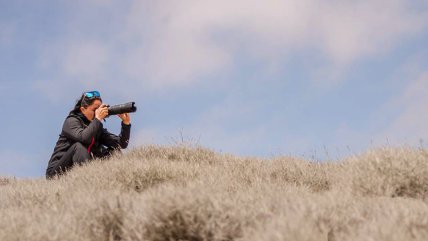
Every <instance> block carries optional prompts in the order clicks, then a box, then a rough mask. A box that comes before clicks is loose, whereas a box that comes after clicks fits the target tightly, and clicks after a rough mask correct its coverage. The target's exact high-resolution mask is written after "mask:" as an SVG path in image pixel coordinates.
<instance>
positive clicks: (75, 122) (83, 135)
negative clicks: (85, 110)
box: [62, 117, 103, 145]
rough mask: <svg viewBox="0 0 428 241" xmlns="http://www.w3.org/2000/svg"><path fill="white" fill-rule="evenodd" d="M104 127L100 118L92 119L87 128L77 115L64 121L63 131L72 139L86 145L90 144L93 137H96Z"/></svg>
mask: <svg viewBox="0 0 428 241" xmlns="http://www.w3.org/2000/svg"><path fill="white" fill-rule="evenodd" d="M102 129H103V124H102V123H101V122H100V121H99V120H98V119H94V120H93V121H91V123H90V124H89V125H88V126H87V127H86V128H85V127H84V126H82V124H81V122H80V120H79V119H77V118H76V117H68V118H67V119H66V120H65V121H64V125H63V127H62V133H63V135H64V136H65V137H67V138H69V139H71V140H74V141H78V142H80V143H82V144H84V145H90V144H91V141H92V138H93V137H95V136H96V135H97V133H99V131H102Z"/></svg>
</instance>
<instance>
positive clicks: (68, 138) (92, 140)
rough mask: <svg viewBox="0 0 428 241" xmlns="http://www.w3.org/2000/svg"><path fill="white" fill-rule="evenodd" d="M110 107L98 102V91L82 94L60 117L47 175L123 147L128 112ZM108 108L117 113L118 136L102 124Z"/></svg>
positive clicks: (61, 171) (54, 174)
mask: <svg viewBox="0 0 428 241" xmlns="http://www.w3.org/2000/svg"><path fill="white" fill-rule="evenodd" d="M129 104H131V103H129ZM133 104H134V102H132V106H131V107H132V108H131V109H130V108H128V109H125V111H129V112H134V111H136V107H134V106H133ZM119 107H123V105H120V106H119ZM113 109H114V110H113ZM113 109H110V110H109V106H108V105H105V104H103V103H102V100H101V95H100V93H99V92H98V91H88V92H85V93H83V94H82V96H81V97H80V98H79V100H78V101H77V103H76V105H75V106H74V109H73V110H72V111H70V113H69V115H68V116H67V117H66V119H65V121H64V124H63V127H62V131H61V134H60V135H59V138H58V141H57V143H56V145H55V148H54V151H53V154H52V156H51V159H50V160H49V164H48V167H47V169H46V178H47V179H50V178H53V177H55V176H56V175H61V174H63V173H64V172H66V171H67V170H69V169H71V168H72V167H73V166H74V165H80V164H82V163H85V162H87V161H89V160H92V159H93V158H103V157H108V156H110V155H111V154H112V152H113V151H114V150H119V149H125V148H126V147H127V146H128V142H129V136H130V133H131V118H130V114H129V113H121V111H120V110H119V111H117V110H118V108H113ZM109 112H114V113H120V114H117V116H118V117H119V118H120V119H121V120H122V123H121V125H122V128H121V131H120V134H119V136H117V135H115V134H112V133H110V132H108V131H107V129H105V128H103V124H102V121H103V120H104V118H106V117H108V116H109ZM122 112H123V108H122ZM110 114H112V113H110Z"/></svg>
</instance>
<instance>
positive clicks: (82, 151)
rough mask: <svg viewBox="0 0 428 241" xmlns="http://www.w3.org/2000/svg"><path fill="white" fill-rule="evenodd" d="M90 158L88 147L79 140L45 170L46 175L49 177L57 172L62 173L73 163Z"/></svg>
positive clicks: (80, 162) (82, 161)
mask: <svg viewBox="0 0 428 241" xmlns="http://www.w3.org/2000/svg"><path fill="white" fill-rule="evenodd" d="M89 159H91V155H90V154H89V153H88V149H86V147H85V146H83V145H82V144H81V143H80V142H76V143H74V144H73V145H72V146H71V147H70V148H69V149H68V151H67V152H66V153H64V155H63V156H62V157H61V158H60V159H59V160H58V161H56V162H55V163H53V164H54V165H52V166H51V167H49V168H48V169H47V170H46V177H47V178H51V177H53V176H55V175H57V174H62V173H64V172H65V171H67V169H70V168H72V167H73V165H75V164H79V165H80V164H82V163H84V162H86V161H87V160H89Z"/></svg>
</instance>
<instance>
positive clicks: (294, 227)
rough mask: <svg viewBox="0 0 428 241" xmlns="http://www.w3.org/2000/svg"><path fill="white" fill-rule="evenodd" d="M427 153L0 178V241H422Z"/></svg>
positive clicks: (122, 162) (156, 162)
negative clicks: (319, 160) (326, 160)
mask: <svg viewBox="0 0 428 241" xmlns="http://www.w3.org/2000/svg"><path fill="white" fill-rule="evenodd" d="M427 163H428V151H427V150H425V149H413V148H409V147H400V148H379V149H376V150H370V151H367V152H366V153H364V154H362V155H359V156H353V157H349V158H346V159H344V160H341V161H339V162H325V163H315V162H311V161H307V160H303V159H301V158H294V157H274V158H271V159H260V158H251V157H237V156H234V155H230V154H220V153H216V152H214V151H211V150H209V149H206V148H203V147H198V146H180V145H178V146H142V147H139V148H136V149H133V150H130V151H129V152H127V153H125V154H117V155H115V156H113V157H112V158H110V159H108V160H103V161H101V160H95V161H93V162H91V163H88V164H87V165H84V166H81V167H75V168H74V169H73V170H71V171H70V172H68V173H67V174H66V175H64V176H62V177H60V178H57V179H55V180H45V179H43V178H39V179H15V178H0V193H1V195H0V213H1V217H2V218H1V219H0V230H1V231H0V240H330V241H331V240H368V239H372V240H388V241H391V240H392V241H393V240H427V238H428V219H427V218H426V217H427V216H428V205H427V204H428V201H427V200H428V164H427Z"/></svg>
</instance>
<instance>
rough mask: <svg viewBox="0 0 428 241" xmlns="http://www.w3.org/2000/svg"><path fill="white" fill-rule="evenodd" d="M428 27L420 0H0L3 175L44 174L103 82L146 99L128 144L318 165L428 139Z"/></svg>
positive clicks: (120, 95)
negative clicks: (75, 112)
mask: <svg viewBox="0 0 428 241" xmlns="http://www.w3.org/2000/svg"><path fill="white" fill-rule="evenodd" d="M427 23H428V3H427V2H426V1H416V0H415V1H408V0H388V1H387V0H371V1H334V0H281V1H280V0H266V1H254V0H235V1H226V0H217V1H190V0H181V1H177V0H170V1H143V0H141V1H137V0H124V1H113V0H85V1H83V0H77V1H53V0H40V1H21V0H15V1H5V0H0V53H1V54H0V83H1V86H0V101H1V102H0V103H1V107H2V111H3V113H2V118H1V119H0V128H1V134H2V138H1V139H0V175H3V176H17V177H40V176H43V175H44V170H45V168H46V165H47V162H48V160H49V158H50V155H51V154H52V151H53V148H54V145H55V142H56V141H57V138H58V134H59V133H60V130H61V127H62V124H63V121H64V118H65V117H66V115H67V113H68V112H69V110H70V109H71V108H72V106H73V105H74V103H75V100H76V99H77V98H78V97H79V96H80V94H81V93H82V92H83V91H85V90H94V89H96V90H99V91H100V92H101V94H102V96H103V100H104V102H106V103H108V104H115V103H123V102H128V101H136V102H137V106H138V107H139V110H138V112H137V113H134V114H133V115H132V124H133V127H132V137H131V143H132V147H136V146H139V145H145V144H166V145H171V144H174V143H175V142H177V141H180V140H181V138H182V137H183V138H184V140H185V141H187V142H191V143H194V144H195V143H197V144H200V145H203V146H205V147H208V148H211V149H213V150H215V151H218V152H228V153H233V154H237V155H245V156H260V157H271V156H278V155H293V156H303V157H305V158H308V159H315V160H330V159H332V160H337V159H340V158H344V157H346V156H349V155H352V154H357V153H360V152H363V151H365V150H367V149H371V148H376V147H379V146H384V145H391V146H397V145H411V146H415V147H419V146H421V145H422V146H424V147H426V144H425V143H424V142H423V140H424V139H427V136H428V111H427V110H428V109H427V108H426V106H427V104H428V61H427V59H428V50H427V49H428V48H427V47H428V44H427V43H428V26H427ZM119 126H120V121H119V119H118V118H116V117H114V118H110V119H108V121H107V122H106V123H105V127H106V128H107V129H109V130H110V131H111V132H114V133H118V131H119Z"/></svg>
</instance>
